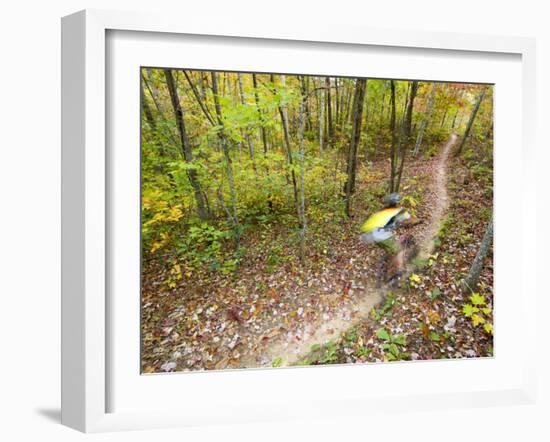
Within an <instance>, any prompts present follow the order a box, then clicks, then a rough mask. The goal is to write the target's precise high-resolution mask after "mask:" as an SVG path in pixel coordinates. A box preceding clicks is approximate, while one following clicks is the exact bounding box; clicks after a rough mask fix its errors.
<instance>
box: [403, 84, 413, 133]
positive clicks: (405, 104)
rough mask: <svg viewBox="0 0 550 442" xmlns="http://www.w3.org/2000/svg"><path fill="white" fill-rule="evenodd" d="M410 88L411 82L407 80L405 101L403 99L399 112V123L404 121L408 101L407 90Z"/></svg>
mask: <svg viewBox="0 0 550 442" xmlns="http://www.w3.org/2000/svg"><path fill="white" fill-rule="evenodd" d="M410 90H411V82H410V81H409V82H407V92H406V93H405V101H403V111H402V112H401V125H403V122H404V121H405V118H406V115H407V104H408V103H409V92H410Z"/></svg>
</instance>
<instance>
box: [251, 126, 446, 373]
mask: <svg viewBox="0 0 550 442" xmlns="http://www.w3.org/2000/svg"><path fill="white" fill-rule="evenodd" d="M456 140H457V136H456V134H452V135H451V137H450V138H449V140H448V141H447V143H446V144H445V145H444V146H443V149H442V150H441V152H440V154H439V156H438V158H437V160H436V163H435V167H434V170H435V171H434V177H433V182H432V186H431V189H430V191H429V192H428V196H427V198H426V201H425V203H424V204H427V205H430V206H431V207H432V210H431V216H430V220H429V223H428V224H424V225H423V227H422V230H419V231H418V233H417V235H418V244H419V247H420V251H419V258H421V259H426V258H427V257H428V256H429V255H430V254H431V253H432V251H433V248H434V238H435V236H436V235H437V233H438V232H439V229H440V226H441V222H442V219H443V216H444V214H445V212H446V210H447V208H448V205H449V201H448V195H447V163H448V161H447V160H448V158H449V155H450V153H451V150H452V148H453V146H454V145H455V143H456ZM362 283H363V286H361V287H359V289H360V290H359V292H358V293H357V295H356V301H355V304H354V308H353V315H350V310H349V309H347V308H346V309H344V310H343V311H341V312H339V313H338V314H337V315H336V316H334V317H333V318H332V319H328V320H324V321H319V323H318V324H315V323H310V324H307V325H306V326H305V329H304V334H303V336H302V338H301V339H300V341H298V342H297V341H296V340H292V341H290V342H289V341H288V340H287V339H284V338H283V339H279V340H278V341H275V342H273V343H271V344H270V345H269V346H267V347H266V348H264V349H263V351H262V352H261V355H250V356H249V357H247V358H244V359H242V360H241V361H242V362H244V364H245V366H246V364H247V363H250V366H257V365H258V362H259V361H261V362H260V366H269V365H270V364H271V363H272V361H274V360H275V359H278V358H280V364H281V366H285V365H292V364H295V363H297V362H298V361H300V360H301V359H303V358H304V357H305V356H307V355H308V354H309V353H310V351H311V347H312V345H314V344H324V343H326V342H328V341H330V340H337V339H338V338H339V337H340V335H341V334H342V333H344V332H345V331H347V330H349V329H350V328H351V327H353V326H354V325H355V324H357V323H358V322H359V321H361V320H364V319H366V318H368V317H369V314H370V312H371V310H372V308H373V307H375V306H376V305H377V304H378V303H379V302H380V301H382V299H383V298H384V296H385V293H386V291H385V290H384V289H378V288H376V287H375V282H374V281H372V279H366V280H363V281H362Z"/></svg>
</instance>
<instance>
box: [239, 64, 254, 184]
mask: <svg viewBox="0 0 550 442" xmlns="http://www.w3.org/2000/svg"><path fill="white" fill-rule="evenodd" d="M238 78H239V79H238V81H239V95H240V96H241V104H242V105H243V106H245V105H246V102H245V99H244V87H243V75H242V74H241V73H239V74H238ZM246 142H247V144H248V154H249V155H250V160H251V161H252V168H253V169H254V174H256V175H257V174H258V170H257V168H256V158H255V157H254V144H253V143H252V135H250V131H249V130H248V128H247V129H246Z"/></svg>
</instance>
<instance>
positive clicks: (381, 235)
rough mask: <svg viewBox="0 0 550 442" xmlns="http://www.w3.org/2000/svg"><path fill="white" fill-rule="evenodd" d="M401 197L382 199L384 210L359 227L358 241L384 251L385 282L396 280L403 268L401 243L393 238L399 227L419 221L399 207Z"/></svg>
mask: <svg viewBox="0 0 550 442" xmlns="http://www.w3.org/2000/svg"><path fill="white" fill-rule="evenodd" d="M400 202H401V196H400V195H399V194H398V193H395V192H394V193H391V194H389V195H386V196H385V197H384V208H383V209H382V210H380V211H378V212H376V213H374V214H372V215H371V216H370V217H369V218H368V219H367V220H366V221H365V222H364V223H363V225H362V226H361V235H360V239H361V241H362V242H364V243H366V244H375V245H377V246H378V247H380V248H381V249H382V250H384V254H385V255H384V256H385V263H386V269H385V270H386V272H385V273H386V275H385V276H386V277H385V278H384V279H385V281H386V282H391V281H393V280H395V279H396V278H398V277H399V276H400V275H401V274H402V273H403V270H404V267H405V250H404V249H403V244H402V242H403V241H407V240H410V239H409V238H402V239H399V238H397V237H396V236H395V230H396V229H397V228H399V227H412V226H415V225H417V224H419V223H420V222H421V221H418V220H416V219H414V218H413V217H412V216H411V214H410V213H409V212H408V211H407V209H405V208H403V207H399V203H400Z"/></svg>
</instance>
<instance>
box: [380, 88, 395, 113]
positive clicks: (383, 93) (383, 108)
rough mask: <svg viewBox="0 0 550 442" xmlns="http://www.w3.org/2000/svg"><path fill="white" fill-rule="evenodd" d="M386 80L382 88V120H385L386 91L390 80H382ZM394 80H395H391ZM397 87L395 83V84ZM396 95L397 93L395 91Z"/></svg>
mask: <svg viewBox="0 0 550 442" xmlns="http://www.w3.org/2000/svg"><path fill="white" fill-rule="evenodd" d="M382 81H383V82H384V88H383V89H382V103H381V106H380V122H383V121H384V112H385V111H386V109H385V108H386V91H387V89H388V82H387V81H385V80H382ZM390 81H393V80H390ZM394 88H395V85H394ZM394 96H395V93H394Z"/></svg>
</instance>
